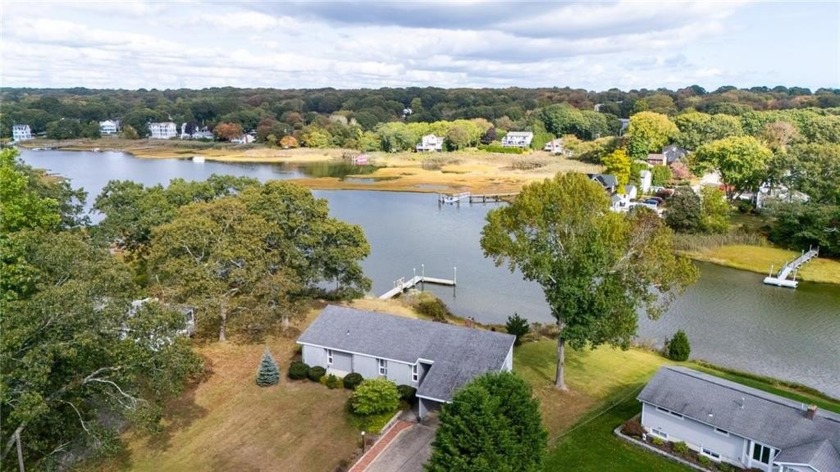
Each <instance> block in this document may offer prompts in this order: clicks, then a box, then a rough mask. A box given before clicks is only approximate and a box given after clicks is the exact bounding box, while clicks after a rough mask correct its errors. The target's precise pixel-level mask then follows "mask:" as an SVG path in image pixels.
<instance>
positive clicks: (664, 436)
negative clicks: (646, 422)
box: [650, 428, 668, 440]
mask: <svg viewBox="0 0 840 472" xmlns="http://www.w3.org/2000/svg"><path fill="white" fill-rule="evenodd" d="M650 434H652V435H654V436H659V437H660V438H662V439H666V440H667V439H668V433H666V432H665V431H662V430H661V429H659V428H656V429H652V430H650Z"/></svg>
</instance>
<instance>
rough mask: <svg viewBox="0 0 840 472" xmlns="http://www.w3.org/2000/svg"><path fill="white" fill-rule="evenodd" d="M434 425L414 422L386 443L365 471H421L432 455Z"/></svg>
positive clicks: (435, 428)
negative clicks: (384, 447) (385, 446)
mask: <svg viewBox="0 0 840 472" xmlns="http://www.w3.org/2000/svg"><path fill="white" fill-rule="evenodd" d="M436 430H437V427H436V426H435V425H432V426H426V425H422V424H419V423H414V424H413V425H412V426H411V427H409V428H406V429H404V430H402V431H400V433H399V434H398V435H397V437H395V438H394V440H393V441H391V443H390V444H388V447H387V449H385V450H384V451H382V452H381V453H380V454H379V456H378V457H377V458H376V460H374V461H373V462H372V463H371V464H370V465H369V466H368V468H367V469H365V471H366V472H397V471H399V472H423V464H424V463H425V462H426V461H427V460H429V457H430V456H431V455H432V441H433V440H434V439H435V431H436Z"/></svg>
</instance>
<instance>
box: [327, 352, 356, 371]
mask: <svg viewBox="0 0 840 472" xmlns="http://www.w3.org/2000/svg"><path fill="white" fill-rule="evenodd" d="M330 367H332V368H333V369H336V370H342V371H344V372H353V354H350V353H349V352H341V351H333V363H332V365H331V366H330Z"/></svg>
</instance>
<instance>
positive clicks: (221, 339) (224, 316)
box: [219, 302, 227, 342]
mask: <svg viewBox="0 0 840 472" xmlns="http://www.w3.org/2000/svg"><path fill="white" fill-rule="evenodd" d="M219 316H220V317H221V319H222V322H221V324H220V326H219V342H225V340H226V339H225V324H226V323H227V305H226V304H225V302H222V308H221V311H220V312H219Z"/></svg>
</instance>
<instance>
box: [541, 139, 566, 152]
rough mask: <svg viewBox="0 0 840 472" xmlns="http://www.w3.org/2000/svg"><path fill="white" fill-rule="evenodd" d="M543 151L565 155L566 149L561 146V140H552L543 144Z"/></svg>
mask: <svg viewBox="0 0 840 472" xmlns="http://www.w3.org/2000/svg"><path fill="white" fill-rule="evenodd" d="M543 151H548V152H550V153H552V154H565V153H566V148H565V147H564V146H563V138H557V139H552V140H551V141H549V142H547V143H545V147H543Z"/></svg>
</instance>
